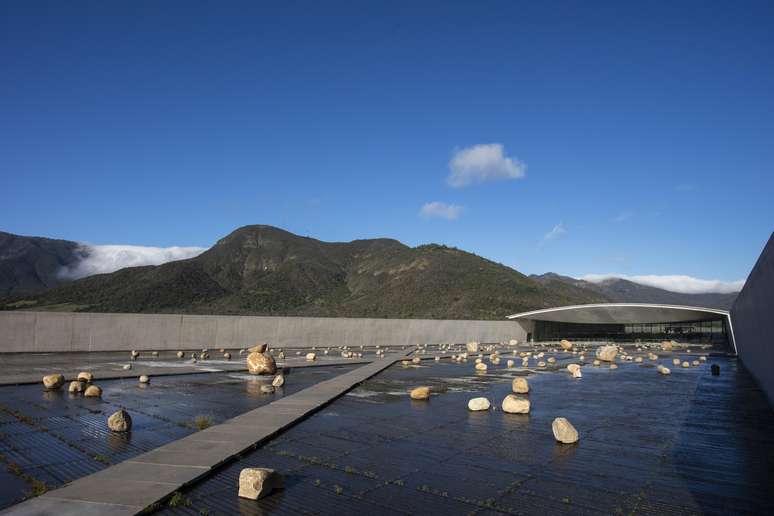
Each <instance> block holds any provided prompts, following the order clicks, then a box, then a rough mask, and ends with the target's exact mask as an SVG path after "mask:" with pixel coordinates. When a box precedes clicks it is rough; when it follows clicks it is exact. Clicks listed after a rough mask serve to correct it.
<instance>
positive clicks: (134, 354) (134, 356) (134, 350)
mask: <svg viewBox="0 0 774 516" xmlns="http://www.w3.org/2000/svg"><path fill="white" fill-rule="evenodd" d="M131 355H132V358H137V357H139V356H140V352H139V351H137V350H136V349H133V350H132V353H131Z"/></svg>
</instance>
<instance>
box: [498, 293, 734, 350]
mask: <svg viewBox="0 0 774 516" xmlns="http://www.w3.org/2000/svg"><path fill="white" fill-rule="evenodd" d="M508 319H511V320H515V321H518V322H519V323H520V324H521V325H522V326H523V327H524V328H525V330H526V332H527V340H534V341H546V340H559V339H571V340H578V341H583V340H595V341H598V340H605V341H613V342H635V341H638V340H641V341H653V340H657V341H658V340H677V341H680V342H687V343H697V344H698V343H703V344H713V345H716V346H718V347H720V348H721V349H722V348H723V347H726V349H728V350H729V351H732V352H734V353H736V343H735V341H734V332H733V325H732V324H731V317H730V314H729V312H727V311H725V310H717V309H714V308H701V307H696V306H677V305H655V304H644V303H602V304H588V305H574V306H562V307H558V308H546V309H543V310H534V311H531V312H524V313H520V314H514V315H511V316H508Z"/></svg>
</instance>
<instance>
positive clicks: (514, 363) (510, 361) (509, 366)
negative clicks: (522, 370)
mask: <svg viewBox="0 0 774 516" xmlns="http://www.w3.org/2000/svg"><path fill="white" fill-rule="evenodd" d="M505 365H507V366H508V369H510V368H511V367H513V366H514V365H516V362H514V361H513V360H508V361H507V362H506V363H505Z"/></svg>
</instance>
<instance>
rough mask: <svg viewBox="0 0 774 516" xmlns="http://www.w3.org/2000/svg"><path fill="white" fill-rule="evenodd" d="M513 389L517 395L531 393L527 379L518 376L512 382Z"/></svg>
mask: <svg viewBox="0 0 774 516" xmlns="http://www.w3.org/2000/svg"><path fill="white" fill-rule="evenodd" d="M511 388H512V389H513V392H515V393H517V394H527V393H528V392H529V382H527V379H526V378H522V377H520V376H517V377H516V378H514V379H513V381H512V382H511Z"/></svg>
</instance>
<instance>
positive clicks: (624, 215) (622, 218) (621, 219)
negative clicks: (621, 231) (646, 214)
mask: <svg viewBox="0 0 774 516" xmlns="http://www.w3.org/2000/svg"><path fill="white" fill-rule="evenodd" d="M632 217H634V213H632V212H630V211H624V212H621V213H619V214H618V215H616V216H615V217H613V222H618V223H621V222H626V221H627V220H629V219H630V218H632Z"/></svg>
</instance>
